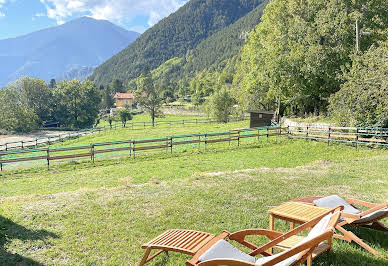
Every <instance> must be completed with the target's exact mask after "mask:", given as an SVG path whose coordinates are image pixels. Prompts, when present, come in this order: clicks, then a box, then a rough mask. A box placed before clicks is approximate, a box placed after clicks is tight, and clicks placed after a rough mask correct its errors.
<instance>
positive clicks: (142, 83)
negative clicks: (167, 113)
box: [135, 68, 163, 125]
mask: <svg viewBox="0 0 388 266" xmlns="http://www.w3.org/2000/svg"><path fill="white" fill-rule="evenodd" d="M135 99H136V102H137V104H138V105H139V106H140V107H141V108H143V109H144V110H146V111H147V112H148V113H149V115H150V117H151V120H152V125H154V123H155V117H157V116H158V115H160V114H161V111H160V108H161V107H162V104H163V98H162V97H161V91H160V88H159V87H158V86H155V84H154V82H153V80H152V75H151V72H150V71H149V69H147V68H146V69H144V70H143V72H142V74H141V76H140V78H139V79H138V82H137V90H136V92H135Z"/></svg>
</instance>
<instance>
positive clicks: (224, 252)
mask: <svg viewBox="0 0 388 266" xmlns="http://www.w3.org/2000/svg"><path fill="white" fill-rule="evenodd" d="M213 259H234V260H242V261H246V262H250V263H255V261H256V258H255V257H252V256H250V255H248V254H246V253H244V252H242V251H241V250H239V249H238V248H236V247H235V246H233V245H231V244H229V243H228V242H226V241H225V240H223V239H221V240H219V241H218V242H217V243H215V244H214V245H213V246H212V247H211V248H210V249H208V250H207V251H206V252H205V253H203V254H202V256H201V257H199V261H200V262H203V261H208V260H213Z"/></svg>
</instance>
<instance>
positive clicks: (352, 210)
mask: <svg viewBox="0 0 388 266" xmlns="http://www.w3.org/2000/svg"><path fill="white" fill-rule="evenodd" d="M293 201H296V202H302V203H306V204H312V205H315V206H318V207H326V208H335V207H337V206H341V205H342V206H344V210H343V212H342V215H341V220H340V222H339V223H338V224H337V226H336V229H337V230H338V231H339V232H341V233H342V235H338V234H335V235H334V237H335V238H338V239H342V240H345V241H348V242H352V241H354V242H356V243H357V244H358V245H360V246H361V247H363V248H364V249H366V250H368V251H369V252H370V253H372V254H373V255H378V252H377V250H375V249H373V248H372V247H370V246H369V245H368V244H366V243H365V242H364V241H363V240H362V239H360V238H359V237H357V236H356V235H355V234H354V233H352V232H350V231H347V230H345V229H344V228H343V226H347V225H349V226H362V227H368V228H373V229H376V230H380V231H385V232H388V228H387V227H386V226H385V225H384V224H383V223H381V222H380V221H381V220H382V219H383V218H385V217H388V201H387V202H385V203H382V204H376V203H370V202H365V201H361V200H356V199H346V200H344V199H342V198H341V197H339V196H338V195H331V196H328V197H306V198H301V199H296V200H293ZM356 205H361V206H364V207H366V208H369V209H368V210H366V211H361V210H360V209H358V208H357V207H356Z"/></svg>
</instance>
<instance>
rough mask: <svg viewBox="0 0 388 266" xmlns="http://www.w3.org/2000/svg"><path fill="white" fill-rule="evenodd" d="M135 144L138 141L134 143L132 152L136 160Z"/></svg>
mask: <svg viewBox="0 0 388 266" xmlns="http://www.w3.org/2000/svg"><path fill="white" fill-rule="evenodd" d="M135 143H136V141H133V146H132V147H133V148H132V151H133V159H135V158H136V154H135Z"/></svg>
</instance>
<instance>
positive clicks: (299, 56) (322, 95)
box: [235, 0, 388, 114]
mask: <svg viewBox="0 0 388 266" xmlns="http://www.w3.org/2000/svg"><path fill="white" fill-rule="evenodd" d="M383 10H387V2H386V1H382V0H369V1H366V0H365V1H350V0H348V1H337V0H330V1H326V0H318V1H317V0H304V1H297V0H291V1H286V0H275V1H273V2H272V3H271V4H269V5H268V6H267V7H266V9H265V11H264V15H263V17H262V22H261V23H260V24H259V25H257V27H256V28H255V30H254V31H253V32H252V33H251V34H250V36H249V41H248V42H247V44H246V45H245V47H244V49H243V53H242V59H241V64H240V67H239V70H238V72H237V74H236V76H235V84H236V88H237V89H236V92H235V94H236V95H239V96H240V99H239V103H240V105H246V107H248V106H247V105H250V104H251V105H255V106H249V107H250V108H252V107H255V108H262V106H265V107H267V108H266V109H274V107H275V106H276V103H277V102H278V101H282V102H283V111H284V109H286V108H287V109H288V110H289V112H290V113H301V114H303V113H306V112H308V113H309V112H315V113H316V114H317V113H318V112H319V111H324V110H325V109H326V106H327V99H328V98H329V96H330V95H331V94H332V93H335V92H336V91H338V90H339V88H340V85H341V83H342V80H341V78H340V77H341V75H342V68H343V67H344V66H345V65H346V64H349V63H350V55H351V54H353V52H354V50H355V48H354V42H355V37H354V24H355V18H356V17H357V18H358V19H359V21H360V27H361V29H363V30H366V29H368V30H369V31H370V32H371V34H370V35H368V36H366V37H364V36H363V37H362V47H361V48H362V50H365V49H367V48H368V47H369V46H370V45H371V44H373V43H375V42H376V41H378V40H379V39H382V38H384V37H385V38H386V36H387V35H386V33H385V32H384V30H383V29H386V28H387V26H388V17H387V16H386V14H385V15H384V11H383ZM252 98H253V99H254V101H252Z"/></svg>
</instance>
